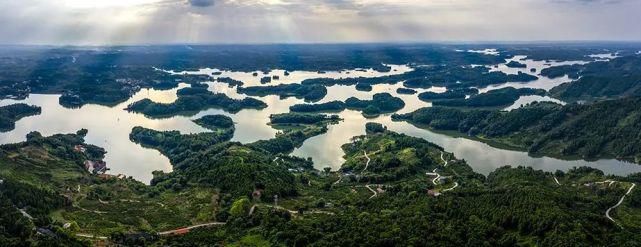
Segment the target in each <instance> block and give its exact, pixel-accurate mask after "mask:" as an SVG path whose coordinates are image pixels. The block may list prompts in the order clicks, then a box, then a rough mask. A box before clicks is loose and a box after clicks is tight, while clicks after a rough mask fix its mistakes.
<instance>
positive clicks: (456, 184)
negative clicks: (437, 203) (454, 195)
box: [441, 182, 458, 192]
mask: <svg viewBox="0 0 641 247" xmlns="http://www.w3.org/2000/svg"><path fill="white" fill-rule="evenodd" d="M456 187H458V182H454V186H453V187H452V188H449V189H444V190H442V191H441V192H447V191H450V190H453V189H456Z"/></svg>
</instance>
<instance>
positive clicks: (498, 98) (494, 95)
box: [423, 87, 547, 107]
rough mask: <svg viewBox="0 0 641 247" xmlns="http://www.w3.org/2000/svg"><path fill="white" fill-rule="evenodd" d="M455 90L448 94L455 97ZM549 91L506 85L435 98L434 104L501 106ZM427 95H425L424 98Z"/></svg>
mask: <svg viewBox="0 0 641 247" xmlns="http://www.w3.org/2000/svg"><path fill="white" fill-rule="evenodd" d="M454 94H456V93H455V92H454V93H452V94H449V95H447V96H449V97H454V96H455V95H454ZM545 94H547V92H546V91H545V90H543V89H532V88H519V89H516V88H513V87H506V88H501V89H495V90H491V91H488V92H486V93H482V94H474V95H472V96H470V97H469V98H465V97H463V98H454V99H439V100H433V101H432V104H433V105H435V106H451V107H501V106H509V105H511V104H513V103H514V102H515V101H516V100H518V99H519V97H521V96H527V95H540V96H543V95H545ZM424 98H425V95H424V96H423V100H424Z"/></svg>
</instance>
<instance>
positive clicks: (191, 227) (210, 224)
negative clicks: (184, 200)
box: [158, 222, 225, 236]
mask: <svg viewBox="0 0 641 247" xmlns="http://www.w3.org/2000/svg"><path fill="white" fill-rule="evenodd" d="M222 225H225V222H211V223H204V224H198V225H193V226H188V227H184V228H179V229H175V230H170V231H164V232H159V233H158V235H161V236H163V235H174V234H184V233H187V232H189V231H190V230H193V229H197V228H203V227H210V226H222Z"/></svg>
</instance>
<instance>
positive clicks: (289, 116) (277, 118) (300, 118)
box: [269, 113, 339, 124]
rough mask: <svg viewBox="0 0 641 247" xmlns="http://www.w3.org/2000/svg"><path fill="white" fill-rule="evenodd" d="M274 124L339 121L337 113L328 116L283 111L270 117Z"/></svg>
mask: <svg viewBox="0 0 641 247" xmlns="http://www.w3.org/2000/svg"><path fill="white" fill-rule="evenodd" d="M269 118H270V119H271V123H272V124H317V123H322V122H325V121H338V120H339V118H338V116H336V115H332V116H327V115H322V114H301V113H282V114H274V115H271V116H270V117H269Z"/></svg>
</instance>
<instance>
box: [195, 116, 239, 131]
mask: <svg viewBox="0 0 641 247" xmlns="http://www.w3.org/2000/svg"><path fill="white" fill-rule="evenodd" d="M194 122H195V123H196V124H198V125H200V126H203V127H205V128H208V129H210V130H220V129H230V128H233V127H234V121H233V120H232V119H231V118H230V117H228V116H224V115H207V116H203V117H201V118H199V119H196V120H194Z"/></svg>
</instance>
